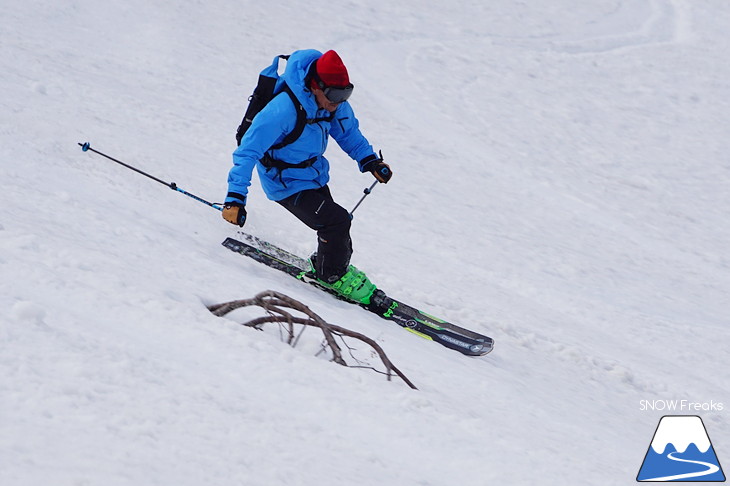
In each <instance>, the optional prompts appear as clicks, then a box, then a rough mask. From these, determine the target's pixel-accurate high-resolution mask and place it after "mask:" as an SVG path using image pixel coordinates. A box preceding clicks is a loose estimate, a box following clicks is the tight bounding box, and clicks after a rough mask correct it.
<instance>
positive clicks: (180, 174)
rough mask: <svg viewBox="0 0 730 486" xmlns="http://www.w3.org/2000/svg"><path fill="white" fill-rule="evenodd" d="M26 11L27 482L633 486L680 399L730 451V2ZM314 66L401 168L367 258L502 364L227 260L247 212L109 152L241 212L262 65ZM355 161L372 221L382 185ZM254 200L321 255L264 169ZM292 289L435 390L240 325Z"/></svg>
mask: <svg viewBox="0 0 730 486" xmlns="http://www.w3.org/2000/svg"><path fill="white" fill-rule="evenodd" d="M2 10H3V20H2V27H1V28H0V46H1V48H0V73H2V74H0V88H1V89H0V112H2V126H1V128H0V484H2V485H13V486H25V485H28V486H30V485H39V484H53V485H59V486H66V485H68V486H71V485H74V486H75V485H104V486H114V485H134V486H138V485H160V486H162V485H176V486H202V485H217V486H225V485H279V484H282V485H283V484H291V485H306V486H309V485H312V486H319V485H345V484H346V485H363V486H365V485H368V486H369V485H376V484H377V485H398V486H406V485H421V486H424V485H433V486H436V485H438V486H441V485H456V484H460V485H488V484H501V485H527V484H534V485H540V486H544V485H565V484H570V485H577V484H594V485H598V484H600V485H626V484H633V483H634V481H635V477H636V473H637V471H638V470H639V467H640V466H641V461H642V459H643V457H644V455H645V454H646V451H647V448H648V447H649V443H650V441H651V439H652V434H653V433H654V431H655V429H656V426H657V423H658V421H659V419H660V418H661V416H662V415H666V414H670V413H671V414H678V415H681V414H693V415H700V416H701V417H702V418H703V421H704V423H705V425H706V427H707V430H708V432H709V435H710V437H711V438H712V439H713V441H714V442H713V446H714V449H715V451H716V452H717V455H718V457H719V458H720V460H721V461H723V460H724V461H725V462H729V461H730V460H728V459H727V457H730V423H729V421H728V416H727V414H728V410H729V409H730V394H729V393H728V383H730V354H728V352H727V350H728V346H729V345H730V328H729V327H730V326H729V324H730V312H729V311H730V304H729V303H728V302H729V301H730V299H728V295H730V256H729V255H728V248H730V224H728V214H729V211H730V155H729V154H730V130H729V129H730V122H729V121H728V113H730V83H728V79H730V63H729V62H728V52H730V30H729V29H728V26H730V3H728V2H727V1H725V0H691V1H690V0H589V1H570V0H552V1H549V2H521V1H515V0H494V1H489V2H475V1H469V2H467V1H456V2H451V3H444V2H441V1H434V0H405V1H399V2H386V1H381V0H375V1H343V2H330V3H324V4H323V3H307V4H306V5H305V4H303V3H301V2H294V1H288V0H285V1H282V2H254V1H243V2H241V1H231V0H207V1H205V2H176V1H171V0H159V1H154V2H149V1H142V0H129V1H127V2H100V1H92V0H61V1H51V0H28V1H24V2H19V1H16V2H4V4H3V9H2ZM301 48H316V49H319V50H322V51H325V50H328V49H335V50H337V51H338V52H339V54H340V55H341V57H342V58H343V59H344V61H345V63H346V65H347V66H348V69H349V73H350V78H351V80H352V81H353V83H354V85H355V90H354V94H353V96H352V98H351V104H352V105H353V107H354V109H355V112H356V113H357V115H358V117H359V119H360V124H361V128H362V131H363V133H364V134H365V135H366V136H367V137H368V139H369V140H370V141H371V143H372V144H373V145H374V147H375V148H376V149H382V150H383V154H384V156H385V158H386V161H387V162H388V163H389V164H390V165H391V167H392V168H393V171H394V177H393V179H392V180H391V181H390V182H389V183H388V184H387V185H382V184H381V185H378V186H377V187H375V189H374V190H373V193H372V194H371V195H370V196H368V198H367V199H366V200H365V202H364V203H363V204H362V206H361V207H360V208H359V209H358V210H357V212H356V213H355V218H354V220H353V232H352V234H353V240H354V246H355V255H354V259H353V263H354V264H356V265H357V266H358V267H360V268H361V269H363V270H365V271H366V272H367V273H368V276H369V277H370V278H371V279H372V280H373V281H374V282H375V283H376V284H378V286H379V287H381V288H382V289H384V290H385V291H386V292H389V293H390V294H392V295H393V296H396V297H398V298H400V299H402V300H403V301H405V302H408V303H410V304H412V305H414V306H417V307H419V308H422V309H423V310H425V311H427V312H429V313H431V314H433V315H436V316H439V317H443V318H445V319H448V320H450V321H453V322H456V323H458V324H461V325H462V326H465V327H468V328H470V329H473V330H475V331H478V332H481V333H483V334H487V335H489V336H491V337H493V338H494V339H495V342H496V346H495V350H494V352H493V353H491V354H490V355H488V356H487V357H483V358H468V357H465V356H462V355H460V354H458V353H456V352H454V351H452V350H449V349H446V348H444V347H442V346H439V345H438V344H435V343H431V342H428V341H426V340H423V339H420V338H419V337H418V336H415V335H413V334H411V333H408V332H406V331H404V330H403V329H402V328H400V327H398V326H397V325H395V324H393V323H389V322H387V321H384V320H382V319H379V318H378V317H377V316H374V315H370V314H368V313H367V312H364V311H363V310H361V309H358V308H357V307H354V306H352V305H349V304H347V303H344V302H340V301H337V300H335V299H333V298H332V297H330V296H328V295H325V294H323V293H321V292H319V291H318V290H316V289H314V288H312V287H310V286H307V285H305V284H303V283H301V282H298V281H296V280H295V279H292V278H290V277H288V276H286V275H284V274H282V273H280V272H277V271H275V270H272V269H269V268H267V267H265V266H262V265H260V264H257V263H256V262H254V261H251V260H249V259H247V258H245V257H243V256H241V255H237V254H235V253H233V252H231V251H229V250H227V249H226V248H224V247H222V246H221V245H220V243H221V242H222V241H223V240H224V239H225V238H226V237H228V236H233V237H235V236H236V231H237V229H236V227H234V226H232V225H229V224H228V223H226V222H225V221H223V220H222V219H221V217H220V213H219V212H218V211H216V210H214V209H211V208H210V207H208V206H206V205H204V204H200V203H199V202H196V201H195V200H193V199H191V198H188V197H185V196H184V195H181V194H179V193H177V192H175V191H171V190H169V189H168V188H166V187H165V186H163V185H161V184H158V183H156V182H154V181H152V180H150V179H147V178H145V177H143V176H141V175H139V174H136V173H134V172H132V171H131V170H128V169H126V168H124V167H122V166H120V165H118V164H114V163H113V162H111V161H108V160H106V159H103V158H102V157H100V156H98V155H96V154H93V153H91V152H86V153H84V152H82V151H81V150H80V147H79V146H78V143H79V142H86V141H89V142H90V143H91V145H92V147H94V148H95V149H97V150H100V151H103V152H104V153H107V154H109V155H111V156H112V157H115V158H118V159H120V160H122V161H124V162H125V163H128V164H132V165H135V166H136V167H138V168H140V169H142V170H144V171H146V172H149V173H150V174H153V175H154V176H156V177H158V178H160V179H162V180H163V181H167V182H176V184H177V185H178V186H179V187H181V188H183V189H185V190H187V191H189V192H192V193H194V194H196V195H198V196H200V197H203V198H205V199H207V200H209V201H214V202H219V201H221V200H222V199H223V198H224V196H225V193H226V190H227V184H226V178H227V173H228V170H229V168H230V166H231V152H232V151H233V149H234V147H235V140H234V133H235V129H236V127H237V126H238V123H239V122H240V119H241V116H242V114H243V111H244V109H245V106H246V98H247V97H248V96H249V94H250V93H251V90H252V89H253V86H254V84H255V82H256V77H257V75H258V72H259V71H260V70H261V69H262V68H263V67H264V66H266V65H268V64H269V63H270V62H271V59H272V58H273V57H274V56H275V55H277V54H282V53H289V52H292V51H293V50H296V49H301ZM327 156H328V158H329V159H330V161H331V164H332V174H331V175H332V180H331V184H330V185H331V188H332V191H333V194H334V196H335V198H336V200H337V201H339V202H340V203H341V204H342V205H343V206H345V207H347V208H351V207H352V206H354V204H355V203H356V202H357V200H358V199H359V198H360V197H361V195H362V190H363V189H364V188H365V187H368V186H369V185H370V183H371V182H372V180H373V179H372V176H371V175H370V174H360V173H359V172H358V171H357V168H356V164H355V163H354V162H353V161H352V160H350V159H349V158H348V157H347V156H346V155H345V154H344V153H342V151H341V150H339V148H338V147H337V146H336V144H334V143H332V144H331V145H330V149H329V150H328V152H327ZM248 214H249V221H248V222H247V225H246V227H245V230H246V231H248V232H250V233H252V234H255V235H257V236H258V237H260V238H263V239H266V240H269V241H271V242H273V243H275V244H278V245H280V246H282V247H285V248H288V249H290V250H291V251H293V252H295V253H297V254H299V255H301V256H307V255H308V254H309V252H311V251H312V250H313V249H314V247H315V238H314V235H313V233H312V231H311V230H309V229H308V228H306V227H305V226H304V225H302V224H301V223H299V222H298V221H297V220H296V219H294V218H293V217H292V216H291V215H290V214H288V213H287V212H286V211H285V210H284V209H282V208H281V207H280V206H278V205H277V204H275V203H272V202H270V201H268V200H266V198H265V196H264V195H263V193H262V192H261V190H260V187H259V186H258V181H257V180H254V181H253V185H252V193H251V197H250V201H249V204H248ZM266 289H273V290H277V291H279V292H283V293H285V294H287V295H289V296H291V297H293V298H295V299H298V300H300V301H302V302H304V303H306V304H307V305H308V306H309V307H310V308H311V309H312V310H313V311H315V312H317V313H318V314H319V315H321V316H322V317H323V318H324V319H325V320H327V321H329V322H332V323H335V324H339V325H342V326H345V327H349V328H351V329H353V330H356V331H358V332H361V333H364V334H367V335H368V336H370V337H372V338H374V339H376V340H377V341H378V343H379V344H380V345H381V346H382V347H383V348H384V350H385V351H386V353H387V354H388V356H389V357H390V358H391V360H392V361H393V362H394V363H395V364H396V366H398V367H399V368H400V369H401V370H402V371H403V372H404V373H405V374H406V375H407V376H408V377H409V378H410V379H411V380H412V381H413V382H414V383H415V384H416V385H417V386H418V387H419V390H418V391H413V390H411V389H409V388H408V387H407V386H405V385H404V384H403V383H402V382H401V381H399V380H393V381H390V382H388V381H387V380H386V379H385V377H384V376H382V375H379V374H377V373H374V372H373V371H372V370H369V369H366V368H345V367H341V366H338V365H336V364H334V363H332V362H330V361H328V359H327V358H326V357H325V356H323V355H322V354H320V355H318V356H316V354H317V350H318V348H319V341H320V338H319V337H317V335H316V332H315V331H314V330H308V331H307V332H306V333H305V334H304V335H303V336H302V341H301V343H300V346H298V347H296V348H291V347H290V346H288V345H287V344H286V343H285V342H282V341H281V339H280V336H279V330H278V328H276V327H275V326H270V327H267V328H266V329H265V330H264V331H263V332H257V331H255V330H252V329H249V328H246V327H244V326H241V325H240V322H243V321H245V320H247V319H248V318H249V316H256V315H258V314H256V312H251V311H247V312H243V311H241V312H242V314H241V315H238V316H236V315H232V316H231V318H219V317H215V316H213V315H212V314H211V313H210V312H208V310H207V309H206V305H208V304H212V303H216V302H223V301H227V300H233V299H241V298H249V297H252V296H254V295H255V294H257V293H258V292H260V291H263V290H266ZM355 347H356V348H357V349H356V350H354V351H353V355H355V357H357V359H358V360H360V361H361V362H362V363H364V364H365V365H377V361H376V360H375V359H374V357H373V356H372V355H371V354H370V353H369V351H368V350H367V349H366V348H364V347H363V346H360V345H359V344H356V345H355ZM346 358H347V359H348V360H350V361H351V362H352V363H353V364H355V363H354V361H353V360H352V358H351V357H350V355H349V352H348V353H346ZM671 400H678V401H680V402H679V403H690V404H694V405H693V406H692V407H689V408H687V409H684V410H673V411H668V410H666V409H665V405H666V403H668V402H669V401H671ZM682 400H684V402H682ZM649 404H651V406H648V405H649ZM662 404H664V405H662ZM707 404H712V405H709V406H708V405H707ZM718 404H719V406H718ZM695 405H696V406H695Z"/></svg>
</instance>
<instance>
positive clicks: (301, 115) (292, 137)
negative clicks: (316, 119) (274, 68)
mask: <svg viewBox="0 0 730 486" xmlns="http://www.w3.org/2000/svg"><path fill="white" fill-rule="evenodd" d="M282 91H283V92H285V93H286V94H288V95H289V98H290V99H291V102H292V103H294V108H296V110H297V121H296V124H295V125H294V129H293V130H292V131H291V132H289V133H288V134H287V135H286V136H285V137H284V140H282V141H281V142H279V143H277V144H275V145H272V146H271V148H272V149H280V148H282V147H286V146H287V145H289V144H291V143H294V142H295V141H296V140H297V139H298V138H299V137H300V136H301V135H302V132H303V131H304V127H305V126H306V125H307V112H306V110H305V109H304V107H303V106H302V104H301V103H300V102H299V100H298V99H297V97H296V96H295V95H294V92H293V91H292V90H291V88H290V87H289V85H288V84H286V83H284V86H283V87H282Z"/></svg>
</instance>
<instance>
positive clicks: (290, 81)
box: [279, 49, 322, 118]
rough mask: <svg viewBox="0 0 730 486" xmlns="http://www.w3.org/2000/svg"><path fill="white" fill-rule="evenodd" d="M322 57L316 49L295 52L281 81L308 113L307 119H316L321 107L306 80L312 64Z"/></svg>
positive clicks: (288, 61)
mask: <svg viewBox="0 0 730 486" xmlns="http://www.w3.org/2000/svg"><path fill="white" fill-rule="evenodd" d="M320 57H322V53H321V52H320V51H318V50H316V49H304V50H300V51H295V52H293V53H292V54H291V55H290V56H289V59H288V60H287V62H286V69H285V70H284V74H282V75H281V77H280V78H279V79H281V80H283V81H284V82H286V84H287V85H288V86H289V88H290V89H291V90H292V92H293V93H294V95H295V96H296V97H297V99H298V100H299V102H300V103H301V104H302V106H303V107H304V109H305V110H306V112H307V117H309V118H314V117H315V115H316V113H317V110H318V109H319V107H318V106H317V101H316V100H315V99H314V95H313V94H312V92H311V91H310V90H309V87H308V86H306V82H305V79H306V77H307V73H308V72H309V68H310V67H311V66H312V63H313V62H314V61H316V60H317V59H319V58H320Z"/></svg>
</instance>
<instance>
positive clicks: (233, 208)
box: [223, 202, 246, 227]
mask: <svg viewBox="0 0 730 486" xmlns="http://www.w3.org/2000/svg"><path fill="white" fill-rule="evenodd" d="M223 219H225V220H226V221H228V222H229V223H231V224H237V225H238V226H241V227H243V225H244V224H245V223H246V206H245V205H244V204H241V203H237V202H228V203H226V204H225V205H224V206H223Z"/></svg>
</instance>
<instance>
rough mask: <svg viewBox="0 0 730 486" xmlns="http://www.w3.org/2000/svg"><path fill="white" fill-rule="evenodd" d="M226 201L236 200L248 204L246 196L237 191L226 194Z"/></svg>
mask: <svg viewBox="0 0 730 486" xmlns="http://www.w3.org/2000/svg"><path fill="white" fill-rule="evenodd" d="M226 202H227V203H229V202H235V203H239V204H246V196H245V195H244V194H239V193H237V192H229V193H228V194H227V195H226Z"/></svg>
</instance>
